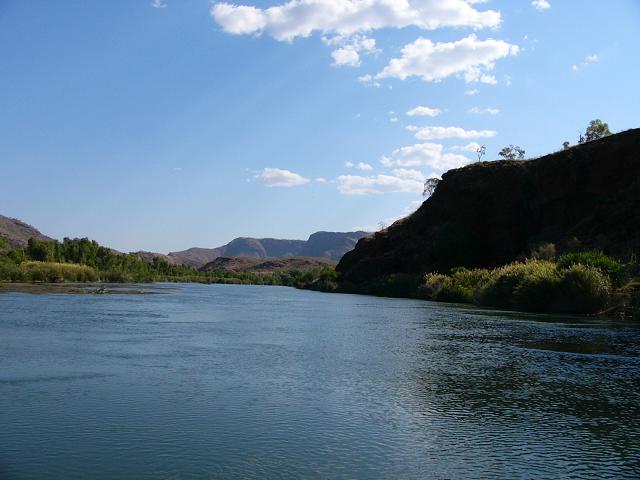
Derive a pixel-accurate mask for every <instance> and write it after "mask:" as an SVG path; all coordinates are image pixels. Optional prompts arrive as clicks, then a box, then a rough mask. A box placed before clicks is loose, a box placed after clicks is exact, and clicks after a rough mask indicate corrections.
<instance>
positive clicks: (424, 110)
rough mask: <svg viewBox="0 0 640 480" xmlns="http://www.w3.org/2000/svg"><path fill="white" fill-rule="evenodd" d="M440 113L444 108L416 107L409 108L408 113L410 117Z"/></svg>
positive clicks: (431, 115) (433, 115)
mask: <svg viewBox="0 0 640 480" xmlns="http://www.w3.org/2000/svg"><path fill="white" fill-rule="evenodd" d="M440 113H442V110H440V109H439V108H430V107H416V108H412V109H411V110H409V111H408V112H407V115H408V116H410V117H437V116H438V115H440Z"/></svg>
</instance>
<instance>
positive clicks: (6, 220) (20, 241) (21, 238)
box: [0, 215, 51, 247]
mask: <svg viewBox="0 0 640 480" xmlns="http://www.w3.org/2000/svg"><path fill="white" fill-rule="evenodd" d="M31 237H34V238H37V239H39V240H51V238H49V237H47V236H46V235H43V234H42V233H40V231H39V230H37V229H36V228H35V227H32V226H31V225H28V224H26V223H24V222H22V221H20V220H17V219H15V218H10V217H5V216H3V215H0V238H3V239H5V240H6V241H7V243H8V244H9V245H10V246H12V247H26V246H27V242H28V241H29V239H30V238H31Z"/></svg>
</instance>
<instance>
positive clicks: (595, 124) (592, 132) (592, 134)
mask: <svg viewBox="0 0 640 480" xmlns="http://www.w3.org/2000/svg"><path fill="white" fill-rule="evenodd" d="M609 135H611V130H609V124H607V123H605V122H603V121H602V120H600V119H599V118H596V119H595V120H591V121H590V122H589V125H588V126H587V129H586V131H585V134H584V136H583V135H580V143H584V142H590V141H592V140H597V139H599V138H602V137H608V136H609Z"/></svg>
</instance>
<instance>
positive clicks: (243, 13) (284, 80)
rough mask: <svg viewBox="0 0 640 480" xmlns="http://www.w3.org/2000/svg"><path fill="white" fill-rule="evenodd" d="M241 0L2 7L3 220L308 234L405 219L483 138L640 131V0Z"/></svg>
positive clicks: (50, 230)
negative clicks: (594, 124)
mask: <svg viewBox="0 0 640 480" xmlns="http://www.w3.org/2000/svg"><path fill="white" fill-rule="evenodd" d="M236 1H237V2H238V3H237V4H236V5H232V4H227V3H224V2H208V1H205V0H179V1H178V0H164V1H162V2H161V1H152V0H135V1H134V0H121V1H117V0H113V1H106V2H86V1H80V0H78V1H60V2H47V1H32V2H25V1H19V0H15V1H12V0H0V58H1V59H2V61H1V62H0V132H2V133H1V134H0V167H1V170H0V171H1V174H0V213H2V214H4V215H8V216H13V217H17V218H20V219H23V220H25V221H27V222H29V223H31V224H34V225H36V226H37V227H38V228H40V229H41V230H42V231H43V232H44V233H47V234H49V235H51V236H54V237H56V238H62V237H64V236H72V237H73V236H88V237H90V238H93V239H96V240H98V241H99V242H100V243H102V244H105V245H109V246H112V247H114V248H117V249H119V250H123V251H132V250H138V249H145V250H153V251H159V252H168V251H176V250H181V249H184V248H188V247H191V246H203V247H213V246H218V245H221V244H224V243H226V242H228V241H229V240H231V239H232V238H234V237H237V236H254V237H276V238H302V239H304V238H306V237H307V236H308V235H309V234H310V233H312V232H314V231H317V230H332V231H349V230H353V229H356V228H375V227H376V226H377V225H378V224H379V223H380V222H384V223H389V222H391V221H393V220H394V219H396V218H398V217H399V216H401V215H404V214H406V213H407V212H410V211H411V209H412V208H415V206H416V205H417V204H418V202H419V201H420V200H421V195H420V185H421V183H422V181H423V180H424V178H426V177H429V176H432V175H440V174H442V172H443V171H445V170H446V169H448V168H451V167H456V166H461V165H464V164H465V163H467V162H469V161H471V160H473V159H474V158H475V153H474V152H473V150H474V149H475V148H474V146H473V144H474V143H477V144H484V145H486V147H487V155H486V159H488V160H492V159H495V158H497V152H498V151H499V150H500V148H501V147H502V146H504V145H507V144H510V143H513V144H517V145H521V146H522V147H524V148H525V149H526V152H527V156H537V155H541V154H544V153H547V152H550V151H553V150H556V149H558V148H559V147H560V146H561V144H562V142H563V141H564V140H570V141H571V142H572V143H574V142H575V141H576V140H577V137H578V133H579V131H580V130H581V129H582V130H583V129H584V127H585V126H586V124H587V123H588V121H589V120H591V119H593V118H602V119H603V120H605V121H607V122H608V123H609V125H610V127H611V128H612V130H614V131H620V130H624V129H628V128H633V127H638V126H640V125H639V124H638V118H639V117H638V107H639V106H640V89H639V88H638V78H640V60H639V58H640V57H639V56H638V53H637V48H638V45H640V3H639V2H637V0H616V1H615V2H601V1H590V0H585V1H568V0H548V1H543V0H540V1H537V2H531V1H529V0H521V1H520V0H504V1H500V0H491V1H477V0H476V1H464V0H438V1H435V0H301V1H298V2H291V1H290V0H277V1H275V0H270V1H260V2H258V1H256V0H244V1H241V0H236ZM270 7H271V8H270ZM419 107H420V108H419ZM407 112H412V114H411V115H409V114H408V113H407Z"/></svg>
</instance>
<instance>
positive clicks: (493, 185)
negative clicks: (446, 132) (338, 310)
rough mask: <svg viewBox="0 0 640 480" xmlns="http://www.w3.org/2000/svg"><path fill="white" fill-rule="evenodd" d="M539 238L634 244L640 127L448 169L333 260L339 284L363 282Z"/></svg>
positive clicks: (480, 256) (525, 249) (508, 254)
mask: <svg viewBox="0 0 640 480" xmlns="http://www.w3.org/2000/svg"><path fill="white" fill-rule="evenodd" d="M546 242H549V243H553V244H554V245H555V247H556V248H557V250H558V251H559V252H561V251H563V250H567V249H577V248H579V249H594V248H597V249H602V250H604V251H605V252H607V253H609V254H612V255H616V256H621V257H623V256H629V255H631V254H633V253H636V254H637V253H638V252H640V129H634V130H629V131H626V132H622V133H619V134H616V135H612V136H609V137H606V138H603V139H600V140H596V141H592V142H588V143H585V144H582V145H578V146H575V147H572V148H569V149H567V150H563V151H559V152H556V153H553V154H550V155H546V156H544V157H541V158H537V159H534V160H526V161H494V162H481V163H475V164H472V165H468V166H466V167H464V168H460V169H455V170H451V171H449V172H447V173H445V174H444V175H443V177H442V181H441V182H440V183H439V185H438V187H437V189H436V191H435V193H434V194H433V195H432V196H431V197H430V198H429V199H427V200H426V201H425V202H424V203H423V204H422V206H421V207H420V208H419V209H418V210H417V211H416V212H415V213H414V214H412V215H410V216H409V217H407V218H405V219H402V220H400V221H398V222H396V223H394V224H393V225H392V226H390V227H389V228H388V229H387V230H385V231H382V232H378V233H376V234H375V235H373V236H370V237H367V238H363V239H361V240H360V241H359V242H358V244H357V245H356V247H355V249H354V250H352V251H351V252H348V253H347V254H346V255H345V256H344V257H343V258H342V260H341V261H340V263H339V264H338V266H337V270H338V271H339V272H340V273H341V275H342V281H343V284H344V285H345V288H346V289H350V288H351V289H353V290H365V291H366V284H367V283H368V282H370V281H372V280H373V279H375V278H378V277H382V276H386V275H389V274H393V273H418V272H428V271H447V270H449V269H450V268H452V267H457V266H466V267H492V266H497V265H502V264H505V263H508V262H511V261H513V260H516V259H518V258H521V257H524V256H527V255H529V254H530V253H531V251H532V250H533V249H535V248H536V247H537V246H539V245H541V244H543V243H546Z"/></svg>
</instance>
